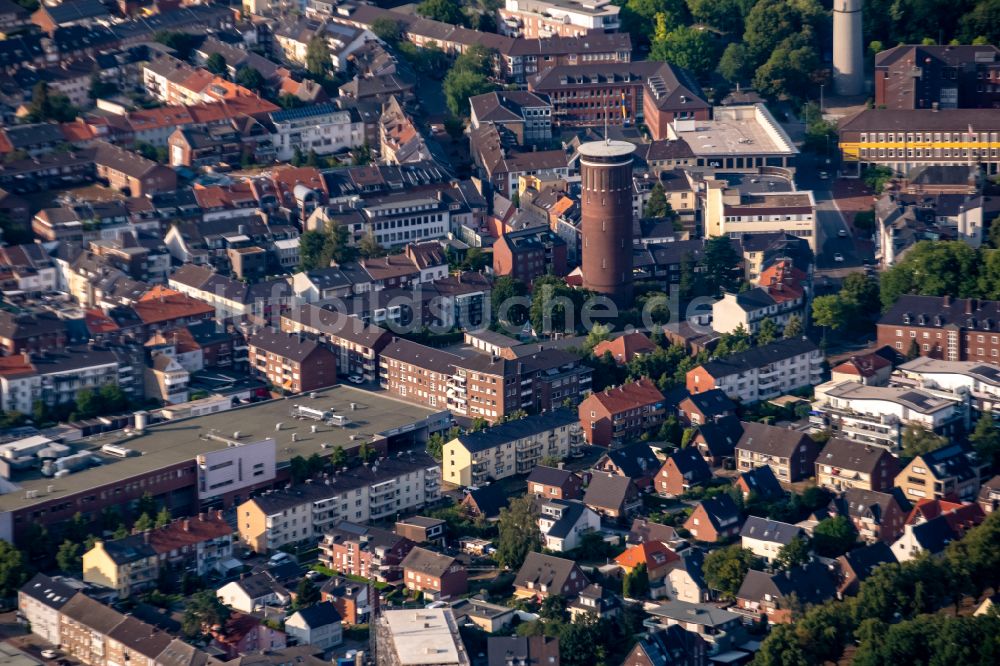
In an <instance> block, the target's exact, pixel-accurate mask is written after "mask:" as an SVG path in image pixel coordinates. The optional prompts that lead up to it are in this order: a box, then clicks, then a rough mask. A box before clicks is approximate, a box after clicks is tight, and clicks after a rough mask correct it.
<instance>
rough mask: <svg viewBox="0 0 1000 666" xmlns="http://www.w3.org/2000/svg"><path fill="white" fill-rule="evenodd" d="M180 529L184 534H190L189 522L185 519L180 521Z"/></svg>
mask: <svg viewBox="0 0 1000 666" xmlns="http://www.w3.org/2000/svg"><path fill="white" fill-rule="evenodd" d="M181 529H182V530H184V531H185V532H190V531H191V521H190V520H188V519H187V518H185V519H184V520H182V521H181Z"/></svg>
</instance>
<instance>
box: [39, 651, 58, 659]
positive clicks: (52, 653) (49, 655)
mask: <svg viewBox="0 0 1000 666" xmlns="http://www.w3.org/2000/svg"><path fill="white" fill-rule="evenodd" d="M42 656H43V657H45V658H46V659H55V658H56V657H58V656H59V653H58V652H56V651H55V650H42Z"/></svg>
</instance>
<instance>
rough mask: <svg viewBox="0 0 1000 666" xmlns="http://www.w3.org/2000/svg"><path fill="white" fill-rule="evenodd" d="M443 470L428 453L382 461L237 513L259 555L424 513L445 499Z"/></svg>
mask: <svg viewBox="0 0 1000 666" xmlns="http://www.w3.org/2000/svg"><path fill="white" fill-rule="evenodd" d="M440 478H441V468H440V467H439V466H438V464H437V463H436V462H435V461H434V459H433V458H431V457H430V456H429V455H427V454H425V453H410V454H408V455H404V456H394V457H389V458H382V459H380V460H378V461H376V462H374V463H372V464H371V465H361V466H359V467H355V468H352V469H349V470H348V471H346V472H341V473H338V474H335V475H333V476H331V477H329V478H328V479H327V480H326V481H325V482H322V483H320V482H317V483H305V484H301V485H298V486H294V487H292V488H289V489H287V490H279V491H274V492H269V493H265V494H263V495H259V496H257V497H254V498H252V499H250V500H248V501H246V502H244V503H243V504H241V505H240V506H239V507H237V518H238V529H239V533H240V539H241V541H243V543H244V544H245V545H246V546H247V547H249V548H251V549H253V550H254V551H255V552H258V553H266V552H269V551H272V550H275V549H277V548H280V547H281V546H284V545H287V544H297V543H305V542H315V541H316V540H318V539H319V538H320V537H322V536H323V535H324V534H325V533H326V532H327V531H328V530H330V529H331V528H333V527H334V526H335V525H337V524H338V523H340V522H341V521H344V520H348V521H351V522H354V523H365V522H367V521H369V520H382V519H384V518H388V517H390V516H394V515H396V514H397V513H399V512H402V511H407V510H414V509H419V508H421V507H423V506H425V505H427V504H429V503H431V502H434V501H435V500H437V499H438V498H439V496H440Z"/></svg>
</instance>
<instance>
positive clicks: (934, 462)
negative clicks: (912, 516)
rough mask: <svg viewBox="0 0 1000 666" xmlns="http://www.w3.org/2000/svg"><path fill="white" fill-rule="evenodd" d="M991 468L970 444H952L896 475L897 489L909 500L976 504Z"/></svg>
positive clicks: (923, 457) (926, 456)
mask: <svg viewBox="0 0 1000 666" xmlns="http://www.w3.org/2000/svg"><path fill="white" fill-rule="evenodd" d="M988 470H989V465H988V464H986V463H984V462H983V461H981V460H980V459H979V456H978V455H977V454H976V452H975V451H974V450H973V449H972V447H970V446H968V445H967V444H950V445H948V446H944V447H942V448H940V449H936V450H934V451H931V452H930V453H925V454H923V455H919V456H917V457H916V458H914V459H913V460H911V461H910V462H909V463H907V465H906V467H904V468H903V469H902V470H900V472H899V474H897V475H896V487H897V488H899V489H900V490H902V492H903V495H904V496H905V497H906V499H908V500H910V501H912V502H918V501H920V500H923V499H948V498H958V499H959V500H969V501H974V500H975V499H976V493H978V492H979V486H980V483H981V482H982V480H983V479H985V478H986V476H985V475H986V473H987V471H988Z"/></svg>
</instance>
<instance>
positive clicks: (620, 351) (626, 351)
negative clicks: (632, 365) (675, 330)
mask: <svg viewBox="0 0 1000 666" xmlns="http://www.w3.org/2000/svg"><path fill="white" fill-rule="evenodd" d="M654 351H656V345H655V344H653V342H652V341H651V340H650V339H649V338H648V337H646V335H645V334H644V333H641V332H638V331H636V332H634V333H626V334H625V335H620V336H618V337H617V338H615V339H614V340H604V341H602V342H599V343H597V344H596V345H595V346H594V352H593V353H594V356H595V357H596V358H601V357H603V356H604V355H605V354H611V358H613V359H614V360H615V363H617V364H618V365H626V364H628V362H629V361H631V360H632V359H633V358H635V357H636V356H642V355H643V354H650V353H652V352H654Z"/></svg>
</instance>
